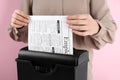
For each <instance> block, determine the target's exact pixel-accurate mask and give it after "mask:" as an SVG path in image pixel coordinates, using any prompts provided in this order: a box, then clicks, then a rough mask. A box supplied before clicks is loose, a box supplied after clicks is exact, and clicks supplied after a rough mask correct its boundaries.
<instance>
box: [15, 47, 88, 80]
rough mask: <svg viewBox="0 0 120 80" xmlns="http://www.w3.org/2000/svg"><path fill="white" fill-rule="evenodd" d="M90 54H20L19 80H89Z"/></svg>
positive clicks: (83, 51)
mask: <svg viewBox="0 0 120 80" xmlns="http://www.w3.org/2000/svg"><path fill="white" fill-rule="evenodd" d="M88 61H89V58H88V52H87V51H86V50H76V49H74V55H63V54H57V53H46V52H37V51H29V50H28V48H27V47H25V48H22V49H21V50H20V52H19V55H18V58H17V59H16V62H17V71H18V80H87V65H88Z"/></svg>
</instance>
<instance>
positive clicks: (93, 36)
mask: <svg viewBox="0 0 120 80" xmlns="http://www.w3.org/2000/svg"><path fill="white" fill-rule="evenodd" d="M96 22H97V23H98V25H99V27H100V30H99V32H98V33H96V34H94V35H91V37H92V38H98V37H100V36H102V35H104V32H105V28H104V26H103V25H102V23H101V22H100V21H98V20H96Z"/></svg>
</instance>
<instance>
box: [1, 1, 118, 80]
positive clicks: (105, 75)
mask: <svg viewBox="0 0 120 80" xmlns="http://www.w3.org/2000/svg"><path fill="white" fill-rule="evenodd" d="M20 1H21V0H1V2H0V10H1V12H0V27H1V28H0V37H1V38H0V80H17V73H16V64H15V61H14V60H15V58H16V57H17V53H18V50H19V49H20V48H21V47H23V46H25V44H23V43H19V42H15V41H13V40H12V39H11V38H10V37H9V35H8V32H7V26H8V24H9V22H10V18H11V14H12V12H13V10H14V9H16V8H19V3H20ZM108 5H109V7H110V10H111V13H112V15H113V17H114V19H115V21H116V23H117V25H118V30H117V34H116V38H115V42H114V43H113V44H108V45H106V46H105V47H104V48H102V49H101V50H99V51H96V50H95V53H94V61H93V68H94V69H93V74H94V80H120V75H119V74H120V69H119V68H120V62H119V61H120V58H119V57H120V54H119V53H120V46H119V45H120V38H119V34H120V28H119V26H120V16H119V15H120V10H119V11H118V9H119V8H120V1H119V0H108Z"/></svg>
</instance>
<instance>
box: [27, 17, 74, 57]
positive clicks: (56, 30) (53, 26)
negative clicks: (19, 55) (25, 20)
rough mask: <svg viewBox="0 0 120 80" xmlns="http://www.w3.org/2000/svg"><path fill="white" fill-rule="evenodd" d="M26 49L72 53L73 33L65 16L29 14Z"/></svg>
mask: <svg viewBox="0 0 120 80" xmlns="http://www.w3.org/2000/svg"><path fill="white" fill-rule="evenodd" d="M28 49H29V50H32V51H42V52H50V53H60V54H68V55H73V34H72V30H71V29H70V28H68V25H67V24H66V16H30V23H29V25H28Z"/></svg>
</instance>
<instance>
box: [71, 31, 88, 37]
mask: <svg viewBox="0 0 120 80" xmlns="http://www.w3.org/2000/svg"><path fill="white" fill-rule="evenodd" d="M73 33H74V34H76V35H79V36H88V35H89V33H88V31H84V32H83V31H82V32H80V31H76V30H73Z"/></svg>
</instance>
